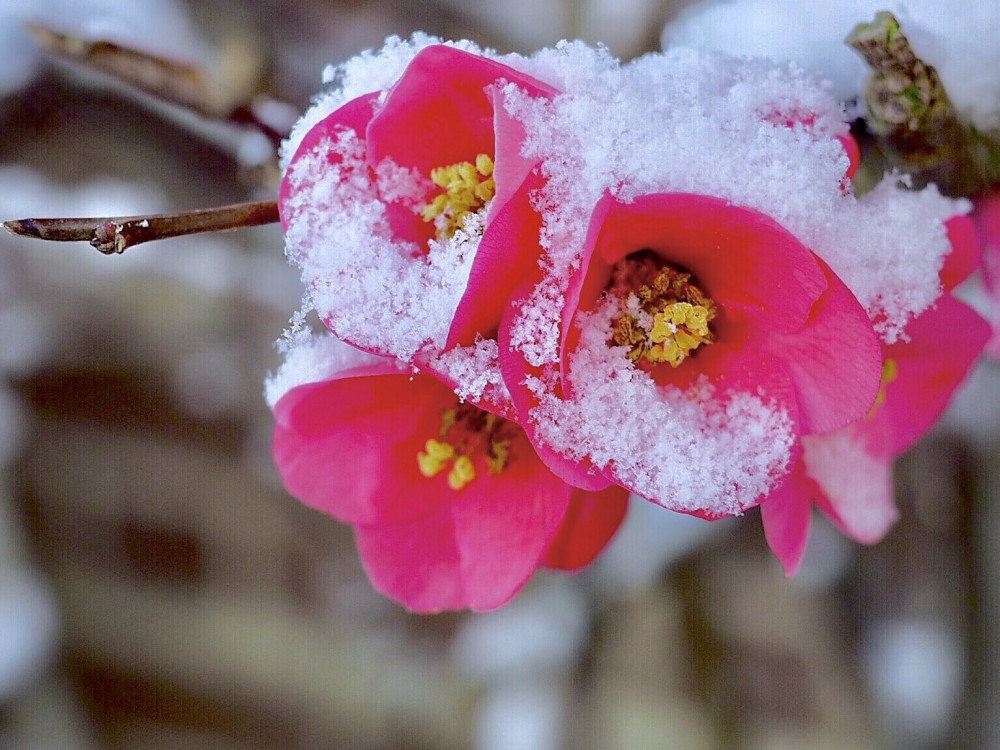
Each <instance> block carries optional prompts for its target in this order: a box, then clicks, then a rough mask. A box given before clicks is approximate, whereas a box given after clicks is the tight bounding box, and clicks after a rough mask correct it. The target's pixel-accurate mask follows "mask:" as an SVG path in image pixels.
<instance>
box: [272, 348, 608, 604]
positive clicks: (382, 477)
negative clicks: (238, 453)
mask: <svg viewBox="0 0 1000 750" xmlns="http://www.w3.org/2000/svg"><path fill="white" fill-rule="evenodd" d="M274 414H275V421H276V427H275V433H274V455H275V460H276V462H277V465H278V468H279V470H280V471H281V475H282V477H283V479H284V481H285V484H286V486H287V487H288V490H289V491H290V492H291V493H292V494H293V495H295V496H296V497H298V498H299V499H300V500H302V501H303V502H304V503H306V504H307V505H309V506H312V507H314V508H317V509H318V510H321V511H323V512H325V513H328V514H330V515H332V516H333V517H334V518H337V519H338V520H340V521H342V522H344V523H348V524H351V525H352V526H353V527H354V530H355V538H356V541H357V545H358V551H359V552H360V555H361V559H362V562H363V563H364V566H365V570H366V571H367V573H368V575H369V577H370V578H371V580H372V582H373V584H374V585H375V587H376V588H378V589H379V590H380V591H382V592H383V593H385V594H386V595H388V596H390V597H392V598H394V599H396V600H398V601H400V602H401V603H403V604H404V605H406V606H407V607H408V608H410V609H413V610H417V611H421V612H430V611H438V610H442V609H464V608H470V609H473V610H488V609H494V608H496V607H499V606H501V605H502V604H505V603H506V602H507V601H508V600H509V599H510V598H511V597H513V596H514V595H515V594H516V593H517V591H518V590H519V589H520V588H521V587H522V586H523V585H524V584H525V582H526V581H527V580H528V578H529V577H530V576H531V574H532V573H534V572H535V570H536V569H537V568H538V567H540V566H541V565H547V566H549V567H555V568H563V569H574V568H579V567H581V566H583V565H586V564H587V563H588V562H590V560H591V559H592V558H593V557H594V556H595V555H596V554H597V553H598V552H599V551H600V550H601V548H602V547H603V546H604V545H605V543H606V542H607V541H608V540H609V539H610V537H611V535H612V534H613V533H614V531H615V530H616V529H617V528H618V525H619V523H620V522H621V520H622V517H623V516H624V513H625V507H626V501H627V497H628V495H627V493H626V492H625V491H624V490H622V489H620V488H617V487H612V488H609V489H607V490H604V491H602V492H599V493H592V492H586V491H584V490H579V489H576V488H573V487H571V486H570V485H568V484H566V483H565V482H563V481H562V480H561V479H559V478H558V477H556V476H555V475H554V474H553V473H552V472H551V471H549V470H548V469H547V468H546V467H545V464H543V463H542V462H541V460H539V458H538V457H537V456H536V455H535V452H534V450H533V449H532V447H531V444H530V443H529V442H528V440H527V438H526V436H525V434H524V431H523V430H522V429H521V428H520V427H519V426H518V425H516V424H515V423H513V422H510V421H508V420H505V419H503V418H502V417H498V416H496V415H495V414H492V413H490V412H487V411H484V410H482V409H479V408H478V407H476V406H474V405H472V404H469V403H463V402H460V401H459V399H458V397H457V396H456V395H455V394H454V393H453V392H452V391H451V390H449V389H448V388H446V387H445V386H444V385H442V384H441V383H440V382H439V381H438V380H436V379H435V378H433V377H430V376H427V375H420V374H418V375H413V374H411V373H410V372H408V371H406V370H405V369H402V368H401V367H400V365H399V364H398V363H397V362H394V361H393V360H390V359H381V360H376V359H374V358H372V359H370V360H367V361H366V362H365V363H364V364H355V365H354V366H352V367H348V368H346V369H344V370H341V371H340V372H337V373H335V374H333V375H332V376H331V377H330V378H329V379H325V380H320V381H318V382H313V383H307V384H303V385H300V386H297V387H295V388H293V389H292V390H290V391H288V392H287V393H285V394H284V395H283V396H282V397H281V398H280V400H279V401H277V403H276V404H275V406H274Z"/></svg>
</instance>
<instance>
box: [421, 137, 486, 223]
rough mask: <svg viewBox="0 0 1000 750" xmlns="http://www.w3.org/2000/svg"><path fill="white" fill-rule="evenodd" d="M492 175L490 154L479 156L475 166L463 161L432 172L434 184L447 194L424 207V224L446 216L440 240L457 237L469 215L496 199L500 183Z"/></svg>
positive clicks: (442, 221)
mask: <svg viewBox="0 0 1000 750" xmlns="http://www.w3.org/2000/svg"><path fill="white" fill-rule="evenodd" d="M492 175H493V159H491V158H490V157H489V155H488V154H477V155H476V162H475V164H473V163H472V162H469V161H462V162H458V163H457V164H449V165H447V166H443V167H435V168H434V169H432V170H431V182H433V183H434V184H435V185H437V186H438V187H439V188H443V189H444V192H443V193H442V194H440V195H437V196H435V197H434V198H433V199H432V200H431V201H430V202H429V203H427V205H425V206H424V207H423V209H422V210H421V216H422V217H423V219H424V221H436V220H437V219H438V217H443V219H442V220H441V221H439V222H437V227H438V239H442V238H443V237H451V236H452V235H454V234H455V232H457V231H458V230H459V229H461V228H462V226H463V225H464V223H465V217H466V216H468V215H469V214H470V213H473V212H475V211H478V210H479V209H481V208H482V207H483V206H485V205H486V203H487V202H489V201H490V200H491V199H492V198H493V194H494V192H495V191H496V183H495V182H494V181H493V177H492Z"/></svg>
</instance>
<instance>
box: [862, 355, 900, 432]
mask: <svg viewBox="0 0 1000 750" xmlns="http://www.w3.org/2000/svg"><path fill="white" fill-rule="evenodd" d="M897 377H899V365H898V364H897V363H896V360H894V359H893V358H892V357H889V358H888V359H887V360H885V361H884V362H883V363H882V382H881V383H880V384H879V387H878V395H877V396H876V397H875V403H874V404H872V408H871V409H869V410H868V413H867V414H866V415H865V419H871V418H872V417H873V416H875V412H877V411H878V408H879V407H880V406H881V405H882V404H884V403H885V389H886V387H887V386H888V385H889V383H891V382H892V381H893V380H895V379H896V378H897Z"/></svg>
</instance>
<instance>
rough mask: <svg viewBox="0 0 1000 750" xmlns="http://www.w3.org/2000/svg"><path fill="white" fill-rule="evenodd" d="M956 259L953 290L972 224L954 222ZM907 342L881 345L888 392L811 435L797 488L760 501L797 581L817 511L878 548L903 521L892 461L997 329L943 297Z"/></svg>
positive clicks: (951, 259)
mask: <svg viewBox="0 0 1000 750" xmlns="http://www.w3.org/2000/svg"><path fill="white" fill-rule="evenodd" d="M947 226H948V233H949V239H950V240H951V243H952V247H953V248H954V249H953V251H952V253H951V254H950V255H949V256H948V258H947V259H946V262H945V267H944V269H943V270H942V272H941V279H942V283H943V285H944V287H945V291H946V292H947V291H949V290H950V289H952V288H953V287H954V286H955V285H956V284H958V283H959V282H961V281H962V280H963V279H964V278H965V277H967V276H968V275H969V273H970V272H971V270H972V269H973V268H974V267H975V265H976V261H977V257H978V247H977V244H976V238H975V230H974V228H973V226H972V223H971V222H970V220H969V219H968V218H967V217H964V216H958V217H955V218H953V219H951V220H950V221H949V222H948V224H947ZM906 334H907V336H908V340H906V341H898V342H897V343H895V344H892V345H885V344H883V345H882V362H883V365H882V386H881V390H880V391H879V395H878V398H877V399H876V402H875V404H874V406H872V408H871V410H870V411H869V412H868V414H866V415H865V416H864V417H863V418H862V419H859V420H856V421H854V422H852V423H851V424H849V425H847V426H846V427H844V428H842V429H840V430H836V431H833V432H827V433H824V434H817V435H809V436H806V437H805V438H803V441H802V443H803V448H804V450H803V453H802V459H801V460H800V461H799V462H798V464H797V465H796V466H795V467H794V469H793V471H792V473H791V475H790V477H789V479H788V481H787V482H786V483H785V484H784V486H782V487H781V488H779V489H778V490H777V491H775V492H774V493H773V494H772V495H771V496H770V497H769V498H768V499H767V500H766V501H765V502H763V503H762V504H761V518H762V520H763V523H764V531H765V534H766V536H767V540H768V543H769V544H770V546H771V549H772V550H774V552H775V554H776V555H777V556H778V559H779V560H781V562H782V564H783V565H784V566H785V570H786V571H787V572H788V574H789V575H791V574H793V573H794V572H795V570H796V569H797V568H798V565H799V563H800V562H801V559H802V555H803V554H804V552H805V547H806V542H807V539H808V532H809V522H810V511H811V506H812V504H813V503H815V504H816V505H817V507H819V508H820V509H821V510H822V511H823V512H824V513H825V514H826V515H827V516H828V517H829V518H830V519H831V520H832V521H833V522H834V523H835V524H836V525H837V526H838V527H839V528H840V529H841V530H842V531H843V532H844V534H846V535H847V536H849V537H851V538H852V539H855V540H856V541H860V542H864V543H867V544H872V543H874V542H877V541H879V540H880V539H881V538H882V537H883V536H884V535H885V533H886V532H887V531H888V529H889V527H890V526H891V525H892V523H893V522H894V521H895V520H896V517H897V513H896V507H895V503H894V502H893V492H892V461H893V459H895V458H896V457H897V456H899V455H900V454H902V453H903V452H905V451H906V450H908V449H909V448H910V447H911V446H912V445H913V444H914V443H915V442H916V441H917V439H919V438H920V437H921V436H922V435H924V434H925V433H926V432H927V431H928V430H929V429H930V428H931V426H932V425H933V424H934V422H935V421H937V419H938V417H939V416H940V415H941V413H942V412H943V411H944V409H945V407H946V406H947V405H948V402H949V401H950V399H951V397H952V394H953V393H954V391H955V389H956V388H957V387H958V386H959V385H960V384H961V383H962V381H963V380H964V379H965V377H966V375H967V374H968V372H969V370H970V369H971V367H972V365H973V364H974V363H975V362H976V360H977V358H978V357H979V354H980V353H981V352H982V350H983V347H984V346H985V344H986V342H987V340H988V338H989V335H990V328H989V325H988V324H987V322H986V321H985V320H983V319H982V318H981V317H980V316H979V315H978V314H977V313H976V312H974V311H973V310H972V309H971V308H970V307H968V306H967V305H965V304H963V303H962V302H959V301H958V300H956V299H955V298H954V297H953V296H952V295H951V294H948V293H946V294H944V295H943V296H942V297H941V298H940V299H939V300H938V302H937V304H936V305H935V307H934V308H932V309H930V310H927V311H926V312H924V313H923V314H922V315H920V316H919V317H917V318H916V319H915V320H913V321H912V322H911V323H910V325H909V326H907V328H906Z"/></svg>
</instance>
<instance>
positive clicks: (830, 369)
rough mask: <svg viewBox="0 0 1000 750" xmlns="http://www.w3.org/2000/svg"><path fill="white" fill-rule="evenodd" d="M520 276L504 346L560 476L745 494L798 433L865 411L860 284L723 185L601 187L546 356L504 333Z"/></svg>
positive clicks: (702, 496)
mask: <svg viewBox="0 0 1000 750" xmlns="http://www.w3.org/2000/svg"><path fill="white" fill-rule="evenodd" d="M524 291H525V296H524V298H515V299H513V300H512V301H511V306H510V314H509V315H508V317H507V321H506V324H505V326H504V327H503V329H502V335H501V343H502V346H501V350H500V361H501V367H502V368H503V370H504V375H505V378H506V381H507V384H508V387H509V388H510V390H511V393H512V395H513V400H514V404H515V406H516V407H517V411H518V414H519V415H520V416H521V418H522V422H523V424H524V425H525V427H526V429H527V430H528V432H529V434H531V435H532V437H533V439H534V441H535V443H536V445H538V446H539V452H540V453H541V455H542V456H543V457H546V459H547V460H548V462H549V463H550V465H553V466H554V468H556V469H557V471H558V470H559V468H560V466H562V470H561V471H560V473H561V474H562V475H564V476H567V477H568V478H570V479H571V481H572V480H573V478H574V477H575V476H578V475H579V474H580V473H581V472H582V471H583V469H584V468H586V469H589V471H590V472H596V473H597V474H598V475H603V476H604V477H606V478H608V479H611V480H612V481H614V482H616V483H618V484H621V485H623V486H625V487H628V488H629V489H630V490H632V491H634V492H636V493H638V494H640V495H642V496H643V497H646V498H648V499H650V500H653V501H654V502H657V503H658V504H660V505H663V506H665V507H667V508H670V509H672V510H681V511H686V512H694V513H704V514H707V515H711V516H720V515H732V514H736V513H740V512H742V511H743V510H745V509H746V508H747V507H749V506H751V505H753V504H756V503H757V502H759V501H760V499H761V498H762V497H763V496H766V493H767V491H768V489H769V487H770V486H771V483H773V482H774V481H775V480H776V479H779V478H780V477H781V476H782V475H783V474H784V473H785V472H786V471H787V468H788V462H789V460H790V457H793V456H796V455H797V452H798V447H799V440H800V438H801V436H802V435H806V434H810V433H816V432H825V431H829V430H833V429H836V428H839V427H843V426H844V425H846V424H848V423H849V422H851V421H853V420H856V419H860V418H861V417H862V416H864V414H865V413H866V412H867V411H868V409H869V407H870V406H871V404H872V402H873V401H874V399H875V396H876V393H877V391H878V387H879V376H880V372H881V360H880V358H879V348H878V340H877V338H876V336H875V332H874V330H873V329H872V324H871V321H870V320H869V318H868V316H867V314H866V313H865V311H864V309H863V308H862V307H861V305H860V304H859V303H858V301H857V300H856V299H855V297H854V295H853V294H851V292H850V291H849V290H848V288H847V287H846V286H845V285H844V284H843V282H842V281H840V279H838V278H837V276H836V275H835V274H833V273H832V272H831V271H830V269H829V267H828V266H827V265H826V264H825V263H823V261H821V260H820V259H819V258H818V257H817V256H816V255H815V254H814V253H813V252H812V251H810V250H809V249H808V248H806V247H805V246H804V245H803V244H802V243H801V242H800V241H799V240H798V239H797V238H796V237H795V236H794V235H792V234H791V233H790V232H788V231H787V230H786V229H784V228H783V227H781V226H780V225H778V224H777V223H776V222H775V221H774V220H773V219H771V218H769V217H767V216H765V215H763V214H761V213H760V212H758V211H754V210H750V209H747V208H743V207H740V206H734V205H731V204H727V203H726V202H725V201H722V200H720V199H718V198H714V197H710V196H704V195H696V194H689V193H654V194H650V195H641V196H637V197H636V198H635V199H634V200H633V201H631V202H630V203H623V202H621V201H619V200H616V199H614V198H611V197H607V198H605V199H603V200H602V201H600V202H599V203H598V205H597V207H596V208H595V211H594V215H593V217H592V220H591V225H590V229H589V231H588V233H587V239H586V243H585V245H584V248H583V253H582V257H581V262H580V266H579V268H578V269H577V271H576V272H575V273H574V275H573V277H572V278H571V280H570V284H569V287H568V289H567V293H566V304H565V307H564V309H563V310H562V312H561V320H562V327H561V342H560V361H559V363H558V367H557V368H553V369H550V370H549V371H548V372H547V367H546V365H544V364H543V365H539V366H533V365H532V364H531V363H530V362H529V360H528V357H527V355H526V354H525V352H524V350H523V349H518V348H517V347H515V346H509V342H510V334H509V330H510V328H509V326H513V325H516V323H515V322H514V321H515V320H516V318H517V317H518V315H520V314H522V313H521V311H522V310H523V307H524V305H525V304H526V302H525V299H526V298H527V297H528V296H530V289H525V290H524ZM735 425H739V426H740V428H741V430H746V432H743V433H742V434H739V435H736V434H733V432H732V431H733V428H734V426H735ZM556 433H558V435H557V434H556ZM713 433H715V434H713ZM602 436H608V437H607V439H602ZM612 436H613V437H612ZM762 444H765V445H766V448H765V447H764V445H762ZM565 464H568V465H565ZM730 466H738V467H739V468H738V469H736V470H735V471H733V472H732V473H731V474H729V475H726V474H724V473H722V472H723V471H725V470H726V467H730ZM580 483H582V482H580Z"/></svg>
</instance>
